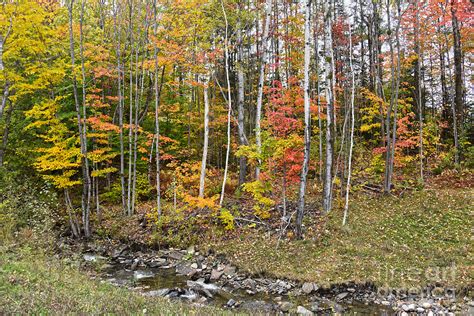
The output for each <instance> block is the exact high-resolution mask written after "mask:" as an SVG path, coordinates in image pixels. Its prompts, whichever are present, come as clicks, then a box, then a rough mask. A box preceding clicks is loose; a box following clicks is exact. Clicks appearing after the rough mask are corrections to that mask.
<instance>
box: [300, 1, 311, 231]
mask: <svg viewBox="0 0 474 316" xmlns="http://www.w3.org/2000/svg"><path fill="white" fill-rule="evenodd" d="M305 7H306V8H305V18H304V86H303V89H304V124H305V129H304V160H303V166H302V169H301V180H300V190H299V200H298V211H297V217H296V236H297V237H298V238H301V237H302V235H303V232H302V225H303V216H304V198H305V193H306V179H307V175H308V169H309V155H310V146H311V113H310V98H309V64H310V60H311V35H310V34H311V33H310V31H311V0H306V2H305Z"/></svg>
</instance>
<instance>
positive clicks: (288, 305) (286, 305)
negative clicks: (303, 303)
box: [280, 302, 293, 313]
mask: <svg viewBox="0 0 474 316" xmlns="http://www.w3.org/2000/svg"><path fill="white" fill-rule="evenodd" d="M292 307H293V304H291V303H290V302H281V304H280V310H281V311H282V312H284V313H288V312H289V311H290V309H291V308H292Z"/></svg>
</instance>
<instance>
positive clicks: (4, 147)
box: [0, 102, 13, 168]
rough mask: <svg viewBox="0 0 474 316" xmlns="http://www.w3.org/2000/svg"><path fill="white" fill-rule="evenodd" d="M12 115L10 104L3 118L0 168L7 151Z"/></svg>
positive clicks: (11, 105)
mask: <svg viewBox="0 0 474 316" xmlns="http://www.w3.org/2000/svg"><path fill="white" fill-rule="evenodd" d="M12 114H13V104H12V103H11V102H10V107H9V108H8V110H7V113H6V117H5V128H4V130H3V136H2V144H1V145H0V168H1V167H3V162H4V161H5V152H6V151H7V145H8V135H9V134H10V121H11V118H12Z"/></svg>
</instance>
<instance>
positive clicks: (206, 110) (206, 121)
mask: <svg viewBox="0 0 474 316" xmlns="http://www.w3.org/2000/svg"><path fill="white" fill-rule="evenodd" d="M208 89H209V78H208V79H207V80H206V82H205V83H204V145H203V148H202V160H201V177H200V179H199V197H200V198H203V197H204V184H205V180H206V162H207V152H208V147H209V91H208Z"/></svg>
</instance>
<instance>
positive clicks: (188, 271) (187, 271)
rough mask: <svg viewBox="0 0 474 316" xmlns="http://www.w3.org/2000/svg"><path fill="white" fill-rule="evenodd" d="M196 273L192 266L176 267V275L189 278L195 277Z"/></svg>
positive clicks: (180, 265)
mask: <svg viewBox="0 0 474 316" xmlns="http://www.w3.org/2000/svg"><path fill="white" fill-rule="evenodd" d="M196 272H197V271H196V269H194V268H192V267H191V265H189V264H186V263H181V264H178V265H177V266H176V273H178V274H181V275H185V276H187V277H192V276H194V275H195V274H196Z"/></svg>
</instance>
